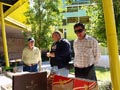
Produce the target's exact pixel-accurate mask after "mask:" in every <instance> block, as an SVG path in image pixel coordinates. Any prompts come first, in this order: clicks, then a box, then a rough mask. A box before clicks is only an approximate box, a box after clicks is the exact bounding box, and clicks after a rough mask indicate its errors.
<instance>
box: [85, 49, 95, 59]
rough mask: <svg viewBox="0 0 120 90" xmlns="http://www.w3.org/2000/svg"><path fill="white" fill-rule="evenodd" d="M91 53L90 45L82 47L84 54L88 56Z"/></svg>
mask: <svg viewBox="0 0 120 90" xmlns="http://www.w3.org/2000/svg"><path fill="white" fill-rule="evenodd" d="M91 55H93V52H92V48H91V47H85V48H84V56H86V57H90V56H91Z"/></svg>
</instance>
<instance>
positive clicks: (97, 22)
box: [83, 0, 120, 48]
mask: <svg viewBox="0 0 120 90" xmlns="http://www.w3.org/2000/svg"><path fill="white" fill-rule="evenodd" d="M113 6H114V14H115V22H116V31H117V37H118V42H120V23H119V22H120V1H119V0H113ZM83 8H84V9H86V11H87V14H88V16H90V22H91V23H90V24H88V25H87V27H88V33H90V34H91V35H92V36H94V37H95V38H96V39H97V40H98V41H99V42H100V43H101V44H102V45H103V46H107V39H106V29H105V21H104V13H103V7H102V0H91V5H89V6H85V7H83ZM119 45H120V43H119ZM119 48H120V46H119Z"/></svg>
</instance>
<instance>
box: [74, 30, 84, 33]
mask: <svg viewBox="0 0 120 90" xmlns="http://www.w3.org/2000/svg"><path fill="white" fill-rule="evenodd" d="M82 31H83V29H79V30H75V31H74V32H75V33H76V34H77V33H81V32H82Z"/></svg>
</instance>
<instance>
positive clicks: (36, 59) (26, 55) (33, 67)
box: [22, 37, 42, 72]
mask: <svg viewBox="0 0 120 90" xmlns="http://www.w3.org/2000/svg"><path fill="white" fill-rule="evenodd" d="M34 44H35V40H34V38H32V37H31V38H28V46H27V47H25V48H24V50H23V53H22V61H23V63H24V65H23V71H28V72H38V71H39V70H41V62H42V61H41V53H40V50H39V48H37V47H35V46H34ZM38 66H39V69H38Z"/></svg>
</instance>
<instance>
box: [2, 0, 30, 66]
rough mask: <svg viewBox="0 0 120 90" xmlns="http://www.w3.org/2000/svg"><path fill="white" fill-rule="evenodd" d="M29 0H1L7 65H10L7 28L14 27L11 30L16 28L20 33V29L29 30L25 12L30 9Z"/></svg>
mask: <svg viewBox="0 0 120 90" xmlns="http://www.w3.org/2000/svg"><path fill="white" fill-rule="evenodd" d="M28 7H29V0H0V21H1V22H0V28H1V31H2V39H3V46H4V55H5V62H6V67H9V58H8V50H7V40H6V31H7V30H5V28H9V27H12V29H9V32H12V31H13V30H14V29H15V30H17V31H16V32H18V33H19V31H20V30H25V31H27V30H28V26H27V24H26V23H25V21H26V17H25V16H24V13H25V12H26V11H27V10H28Z"/></svg>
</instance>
